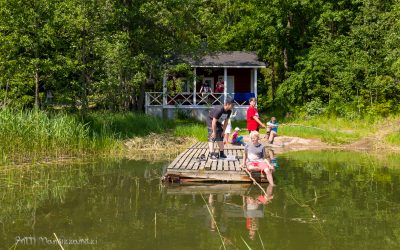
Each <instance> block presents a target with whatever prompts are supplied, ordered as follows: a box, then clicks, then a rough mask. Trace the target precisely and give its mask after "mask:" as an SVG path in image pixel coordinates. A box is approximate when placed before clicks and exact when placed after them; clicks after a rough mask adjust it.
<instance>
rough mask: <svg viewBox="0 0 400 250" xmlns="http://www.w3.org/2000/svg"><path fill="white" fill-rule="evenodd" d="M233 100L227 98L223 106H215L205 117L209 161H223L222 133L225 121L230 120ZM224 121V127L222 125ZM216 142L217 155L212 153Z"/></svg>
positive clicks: (224, 156) (226, 123)
mask: <svg viewBox="0 0 400 250" xmlns="http://www.w3.org/2000/svg"><path fill="white" fill-rule="evenodd" d="M233 106H234V104H233V99H232V98H230V97H228V98H226V101H225V103H224V105H222V106H215V107H214V108H213V109H212V110H211V111H210V113H209V114H208V117H207V129H208V149H209V157H210V159H211V160H218V159H225V158H226V155H225V154H224V142H223V139H224V131H225V129H226V127H227V126H228V122H227V120H228V119H229V118H230V116H231V114H232V109H233ZM223 121H224V125H222V123H223ZM215 142H217V144H218V148H219V153H214V143H215Z"/></svg>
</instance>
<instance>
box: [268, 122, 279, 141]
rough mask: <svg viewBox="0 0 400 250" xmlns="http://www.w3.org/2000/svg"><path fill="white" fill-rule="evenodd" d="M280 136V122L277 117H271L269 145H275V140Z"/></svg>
mask: <svg viewBox="0 0 400 250" xmlns="http://www.w3.org/2000/svg"><path fill="white" fill-rule="evenodd" d="M277 136H278V122H277V121H276V118H275V117H271V121H269V122H268V123H267V139H268V143H269V144H272V143H274V138H275V137H277Z"/></svg>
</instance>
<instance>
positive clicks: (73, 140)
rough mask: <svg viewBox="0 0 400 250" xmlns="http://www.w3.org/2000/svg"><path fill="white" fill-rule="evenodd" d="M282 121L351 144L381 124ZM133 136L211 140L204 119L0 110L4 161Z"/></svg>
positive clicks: (116, 144)
mask: <svg viewBox="0 0 400 250" xmlns="http://www.w3.org/2000/svg"><path fill="white" fill-rule="evenodd" d="M262 117H263V116H262ZM264 117H265V116H264ZM397 119H398V118H397ZM394 120H396V118H392V120H390V121H394ZM390 121H389V122H390ZM264 122H266V121H264ZM279 124H280V126H279V131H278V132H279V135H286V136H296V137H302V138H314V139H321V140H322V141H324V142H327V143H329V144H345V143H351V142H353V141H356V140H359V139H360V138H363V137H365V136H367V135H369V134H371V132H373V131H376V130H377V129H378V126H379V125H380V123H378V122H374V121H372V122H371V121H367V120H352V121H349V120H346V119H342V118H329V117H317V118H309V119H304V118H297V119H290V120H289V119H282V120H279ZM232 127H233V128H234V127H240V128H241V129H242V131H241V134H242V135H247V130H246V121H235V120H234V121H232ZM261 133H265V130H264V129H262V130H261ZM154 135H157V136H154ZM138 138H139V139H140V140H138ZM176 138H183V139H182V140H181V139H180V140H176ZM185 138H186V139H185ZM189 138H191V139H189ZM132 139H134V140H133V141H132V142H133V144H132V147H128V148H129V149H130V150H131V151H132V150H136V149H138V148H140V147H142V146H143V147H149V146H150V147H154V148H155V149H162V148H165V147H170V148H171V147H173V146H171V143H167V142H166V141H172V142H173V143H176V142H178V143H179V144H182V145H184V143H185V142H187V143H189V142H190V141H191V140H193V139H195V140H198V141H207V128H206V125H205V122H198V121H195V120H189V119H176V120H163V119H160V118H157V117H152V116H147V115H144V114H141V113H133V112H125V113H111V112H89V113H87V114H86V115H84V116H82V115H79V114H69V113H65V112H59V113H49V112H45V111H32V110H26V111H15V110H10V109H1V110H0V165H4V164H13V163H18V164H19V163H34V162H40V161H48V160H54V159H60V158H63V157H82V156H84V157H88V156H96V157H97V156H102V155H126V150H125V148H126V141H128V140H132ZM387 141H388V142H389V143H393V144H400V132H397V133H394V134H391V135H390V136H389V137H387Z"/></svg>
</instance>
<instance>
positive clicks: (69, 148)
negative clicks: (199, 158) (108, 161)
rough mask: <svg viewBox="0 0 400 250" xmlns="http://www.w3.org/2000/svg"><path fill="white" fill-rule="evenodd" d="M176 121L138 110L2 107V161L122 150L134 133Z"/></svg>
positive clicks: (159, 129)
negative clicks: (60, 110) (70, 111)
mask: <svg viewBox="0 0 400 250" xmlns="http://www.w3.org/2000/svg"><path fill="white" fill-rule="evenodd" d="M173 126H174V123H173V122H172V121H163V120H162V119H158V118H155V117H151V116H146V115H144V114H137V113H106V112H96V113H88V114H86V115H85V116H79V115H78V114H67V113H48V112H44V111H34V110H28V111H15V110H9V109H2V110H0V165H2V164H3V165H4V164H12V163H14V164H20V163H34V162H38V161H46V160H52V159H59V158H64V157H82V156H85V157H87V156H99V155H109V154H118V153H122V152H123V150H124V147H123V141H124V140H125V139H127V138H130V137H133V136H145V135H147V134H150V133H160V134H162V133H165V132H166V131H168V130H169V129H172V128H173Z"/></svg>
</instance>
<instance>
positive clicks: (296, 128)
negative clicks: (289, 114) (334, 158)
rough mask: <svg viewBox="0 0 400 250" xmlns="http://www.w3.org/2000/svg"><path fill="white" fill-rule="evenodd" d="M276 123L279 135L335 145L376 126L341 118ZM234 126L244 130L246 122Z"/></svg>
mask: <svg viewBox="0 0 400 250" xmlns="http://www.w3.org/2000/svg"><path fill="white" fill-rule="evenodd" d="M261 117H263V116H261ZM264 117H265V116H264ZM262 121H263V122H264V123H266V122H267V121H264V120H262ZM278 122H279V129H278V134H279V135H285V136H295V137H301V138H308V139H321V140H322V141H323V142H326V143H328V144H335V145H337V144H345V143H350V142H353V141H356V140H358V139H360V138H362V137H364V136H366V135H368V133H370V132H371V126H375V125H376V123H372V124H371V122H369V121H366V120H353V121H349V120H346V119H343V118H329V117H315V118H308V119H304V118H297V119H282V120H279V121H278ZM236 126H237V127H239V128H241V129H244V130H246V121H234V122H233V123H232V127H236ZM260 132H261V133H265V130H264V129H261V131H260ZM242 134H246V132H242Z"/></svg>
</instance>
